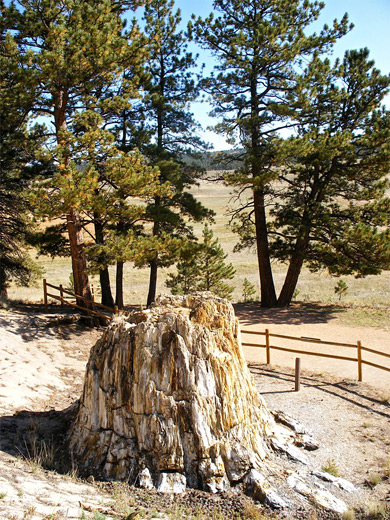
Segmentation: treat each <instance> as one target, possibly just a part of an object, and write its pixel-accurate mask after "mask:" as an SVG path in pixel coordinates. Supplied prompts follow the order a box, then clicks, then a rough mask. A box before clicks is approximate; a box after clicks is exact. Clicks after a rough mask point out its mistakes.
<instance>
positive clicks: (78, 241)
mask: <svg viewBox="0 0 390 520" xmlns="http://www.w3.org/2000/svg"><path fill="white" fill-rule="evenodd" d="M66 218H67V226H68V234H69V244H70V251H71V257H72V270H73V280H74V289H75V293H76V295H78V296H82V297H83V298H86V299H88V300H90V302H91V303H92V294H91V289H90V287H89V281H88V275H87V261H86V258H85V254H84V237H83V229H82V226H81V223H80V216H79V214H78V212H77V211H75V210H71V211H70V213H68V215H67V217H66ZM91 303H88V302H86V301H84V300H81V299H78V301H77V304H78V305H81V306H84V307H86V308H88V309H89V308H91Z"/></svg>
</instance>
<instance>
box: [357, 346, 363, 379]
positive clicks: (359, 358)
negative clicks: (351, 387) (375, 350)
mask: <svg viewBox="0 0 390 520" xmlns="http://www.w3.org/2000/svg"><path fill="white" fill-rule="evenodd" d="M357 357H358V381H363V372H362V343H361V341H358V342H357Z"/></svg>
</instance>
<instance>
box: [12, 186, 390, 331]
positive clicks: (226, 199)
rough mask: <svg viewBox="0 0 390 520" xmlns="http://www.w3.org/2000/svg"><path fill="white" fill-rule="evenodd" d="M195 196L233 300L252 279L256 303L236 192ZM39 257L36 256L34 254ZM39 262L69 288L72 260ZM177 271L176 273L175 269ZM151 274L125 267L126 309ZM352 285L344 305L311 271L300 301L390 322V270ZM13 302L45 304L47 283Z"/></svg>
mask: <svg viewBox="0 0 390 520" xmlns="http://www.w3.org/2000/svg"><path fill="white" fill-rule="evenodd" d="M193 192H194V194H195V196H196V197H197V198H198V199H199V200H201V201H202V202H203V204H204V205H205V206H207V207H208V208H210V209H212V210H214V212H215V213H216V216H215V222H214V224H213V226H212V229H213V232H214V236H215V237H217V238H218V239H219V241H220V243H221V245H222V247H223V249H224V251H225V252H226V253H227V254H228V257H227V261H228V262H232V263H233V265H234V267H235V269H236V276H235V278H234V280H233V281H232V283H233V285H234V286H235V291H234V294H233V300H234V301H235V302H237V301H241V300H242V290H243V282H244V279H245V278H247V279H248V280H249V281H250V282H251V283H252V284H253V285H254V286H255V287H256V288H257V294H256V295H255V297H254V299H255V300H256V299H258V298H259V291H258V287H259V283H258V272H257V261H256V254H255V252H254V251H252V252H251V251H248V250H246V251H242V252H240V253H234V252H233V247H234V245H235V243H236V241H237V237H236V236H235V235H234V234H233V233H232V231H231V229H230V228H229V227H228V221H229V216H228V215H227V211H228V209H229V207H232V205H234V200H233V199H232V196H231V192H230V189H229V188H228V187H225V186H223V185H221V184H220V183H216V182H210V181H202V182H201V183H200V185H199V186H198V187H195V188H193ZM195 230H196V233H197V235H198V236H201V232H202V225H195ZM32 254H33V253H32ZM37 262H38V263H39V264H40V265H41V267H43V269H44V277H45V278H47V280H48V281H49V282H50V283H53V284H55V285H59V284H63V285H64V286H66V285H68V284H69V276H70V273H71V263H70V259H69V258H56V259H54V260H52V259H51V258H48V257H39V258H38V259H37ZM173 269H174V268H171V270H173ZM285 271H286V266H284V265H282V264H275V265H274V276H275V284H276V287H277V290H278V289H280V287H281V285H282V283H283V279H284V274H285ZM167 272H169V270H168V269H161V270H160V274H159V282H158V293H162V292H167V291H168V289H167V288H166V287H165V284H164V281H165V278H166V275H167ZM148 277H149V272H148V269H135V268H133V266H132V265H131V264H130V263H128V264H126V265H125V303H126V305H139V304H141V305H142V304H144V303H145V301H146V296H147V288H148ZM342 279H343V280H344V281H345V282H346V284H347V286H348V290H347V293H346V294H345V295H344V296H343V297H342V299H341V302H340V301H339V297H338V295H336V294H335V291H334V288H335V285H336V283H337V281H338V279H336V278H332V277H331V276H329V275H328V274H327V273H326V272H325V271H324V272H318V273H310V272H309V271H308V270H307V269H304V271H303V272H302V274H301V277H300V280H299V282H298V287H297V296H296V300H297V301H300V302H303V303H312V302H322V303H326V304H328V305H329V304H331V305H335V306H341V307H340V308H342V310H343V313H342V314H343V318H342V319H343V320H347V321H348V323H349V324H352V325H353V324H356V325H362V326H365V325H367V326H383V325H385V324H387V323H388V310H389V306H390V271H386V272H383V273H382V274H381V275H380V276H368V277H366V278H363V279H355V278H354V277H353V276H345V277H343V278H342ZM114 281H115V271H114V269H112V283H114ZM91 282H92V283H93V284H94V285H95V286H96V287H97V286H98V278H97V277H96V276H92V277H91ZM9 297H10V299H11V300H23V301H35V302H36V301H41V300H42V298H43V291H42V283H39V284H38V285H37V286H36V287H30V288H21V287H15V286H12V287H11V288H10V290H9Z"/></svg>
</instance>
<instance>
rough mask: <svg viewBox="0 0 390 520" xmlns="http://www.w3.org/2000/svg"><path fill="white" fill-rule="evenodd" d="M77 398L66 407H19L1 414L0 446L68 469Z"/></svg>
mask: <svg viewBox="0 0 390 520" xmlns="http://www.w3.org/2000/svg"><path fill="white" fill-rule="evenodd" d="M77 404H78V402H76V403H74V404H73V405H71V406H70V407H69V408H66V409H65V410H60V411H58V410H50V411H48V412H32V411H24V410H23V411H19V412H17V413H15V414H14V415H4V416H2V417H0V450H1V451H3V452H5V453H8V454H9V455H12V456H16V457H21V458H22V459H24V460H25V461H26V462H28V463H30V464H31V465H34V464H35V465H39V466H42V467H43V468H45V469H48V470H55V471H57V472H59V473H63V474H66V473H69V472H70V471H71V470H72V461H71V458H70V456H69V453H68V449H67V432H68V429H69V426H70V424H71V421H72V420H74V416H75V413H76V410H77Z"/></svg>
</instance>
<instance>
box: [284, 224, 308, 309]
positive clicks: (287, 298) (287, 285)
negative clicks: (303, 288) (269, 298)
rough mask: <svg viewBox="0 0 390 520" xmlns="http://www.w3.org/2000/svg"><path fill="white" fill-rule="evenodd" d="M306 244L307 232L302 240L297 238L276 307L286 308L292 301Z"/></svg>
mask: <svg viewBox="0 0 390 520" xmlns="http://www.w3.org/2000/svg"><path fill="white" fill-rule="evenodd" d="M308 244H309V232H306V233H305V235H304V236H303V237H302V238H298V240H297V243H296V245H295V249H294V252H293V254H292V256H291V258H290V263H289V266H288V270H287V274H286V278H285V280H284V284H283V287H282V290H281V291H280V295H279V298H278V307H287V306H288V305H290V303H291V300H292V299H293V296H294V291H295V288H296V286H297V283H298V278H299V275H300V274H301V270H302V266H303V261H304V259H305V255H306V250H307V246H308Z"/></svg>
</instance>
